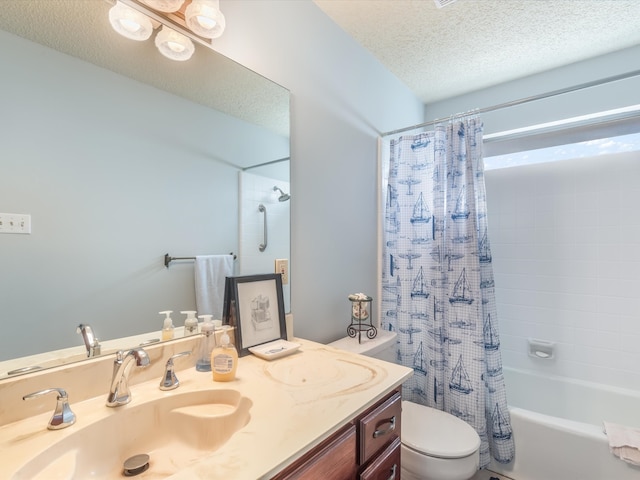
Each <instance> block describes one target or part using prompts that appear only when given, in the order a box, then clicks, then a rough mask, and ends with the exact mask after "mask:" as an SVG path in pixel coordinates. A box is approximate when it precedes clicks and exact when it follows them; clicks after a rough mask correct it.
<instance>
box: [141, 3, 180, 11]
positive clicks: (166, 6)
mask: <svg viewBox="0 0 640 480" xmlns="http://www.w3.org/2000/svg"><path fill="white" fill-rule="evenodd" d="M142 3H145V4H147V5H149V6H150V7H151V8H153V9H154V10H158V11H159V12H176V11H178V10H179V9H180V7H181V6H182V4H183V3H184V0H142Z"/></svg>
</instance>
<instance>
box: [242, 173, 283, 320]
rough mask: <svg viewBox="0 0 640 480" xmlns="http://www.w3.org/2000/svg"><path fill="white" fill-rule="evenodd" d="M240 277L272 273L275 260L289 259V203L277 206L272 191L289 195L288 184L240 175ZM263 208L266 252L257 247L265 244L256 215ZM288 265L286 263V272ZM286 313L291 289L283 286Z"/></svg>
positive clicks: (261, 223) (259, 215)
mask: <svg viewBox="0 0 640 480" xmlns="http://www.w3.org/2000/svg"><path fill="white" fill-rule="evenodd" d="M239 175H240V201H239V205H240V221H239V225H240V246H239V256H238V259H239V262H240V263H239V270H240V275H254V274H262V273H274V272H275V260H276V259H277V258H287V259H289V257H290V253H289V252H290V245H289V242H290V236H291V229H290V220H289V218H290V214H289V208H290V207H289V205H290V203H291V201H290V200H289V201H287V202H279V201H278V196H279V193H277V192H274V191H273V187H274V186H277V187H279V188H281V189H282V190H283V191H284V192H285V193H291V192H290V190H289V183H288V182H284V181H281V180H274V179H273V178H269V177H264V176H261V175H254V174H252V173H247V172H240V174H239ZM260 204H262V205H264V206H265V207H266V209H267V248H266V249H265V251H264V252H261V251H260V250H259V249H258V247H259V245H260V244H261V243H263V242H264V214H263V213H262V212H260V211H258V206H259V205H260ZM290 271H291V262H289V272H290ZM282 290H283V292H282V293H283V296H284V307H285V313H286V312H289V311H290V310H291V293H290V285H289V284H287V285H283V286H282Z"/></svg>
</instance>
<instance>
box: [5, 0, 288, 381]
mask: <svg viewBox="0 0 640 480" xmlns="http://www.w3.org/2000/svg"><path fill="white" fill-rule="evenodd" d="M112 4H113V3H112V2H109V1H105V0H30V1H29V2H25V1H24V0H6V1H3V2H2V9H0V41H1V42H2V45H3V49H2V52H0V62H1V63H2V65H3V66H4V67H5V68H3V71H4V73H3V75H2V80H0V85H2V90H1V92H0V103H1V104H2V105H3V128H2V133H1V134H0V135H2V142H0V152H2V153H1V154H0V171H1V172H2V175H0V212H1V213H3V214H19V215H20V216H19V218H20V219H23V218H28V219H29V220H30V233H15V234H10V233H0V263H1V264H2V265H3V267H2V270H1V271H0V316H1V317H0V318H2V322H3V328H4V329H5V331H4V332H3V335H1V336H0V361H9V360H11V359H15V358H17V357H27V356H31V355H36V354H44V353H45V352H51V351H58V350H61V349H68V348H73V349H80V352H81V353H82V352H83V350H84V344H83V341H82V338H81V336H80V335H78V334H77V333H76V327H77V325H79V324H81V323H83V324H89V325H91V327H92V328H93V330H94V332H95V334H96V336H97V337H98V338H99V339H100V341H101V343H102V342H108V344H109V345H111V346H112V345H113V342H114V339H117V338H121V337H135V336H137V335H140V334H143V333H144V332H153V331H157V330H160V328H161V325H162V316H160V315H159V314H158V312H159V311H162V310H173V311H174V313H173V315H172V317H173V319H174V324H175V325H176V326H180V325H182V324H183V321H184V315H182V314H180V311H182V310H193V309H194V307H195V304H194V302H195V295H194V280H193V277H194V262H193V261H189V260H182V261H174V262H171V264H170V265H169V267H166V266H165V265H164V256H165V254H167V253H168V254H169V255H171V256H174V257H192V256H195V255H200V254H227V253H230V252H233V253H237V254H238V253H240V252H239V250H240V240H239V235H238V230H239V220H238V218H239V210H240V207H239V197H240V187H239V180H238V178H239V176H240V175H241V173H242V172H245V173H246V172H251V173H252V174H255V175H262V174H263V175H266V176H267V177H268V180H266V181H265V182H266V184H267V185H269V187H271V185H272V184H275V183H274V182H275V180H277V181H280V182H288V156H289V93H288V91H287V90H286V89H284V88H283V87H281V86H279V85H276V84H275V83H273V82H271V81H269V80H268V79H265V78H264V77H262V76H260V75H258V74H256V73H255V72H251V71H250V70H248V69H246V68H245V67H242V66H241V65H238V64H237V63H235V62H233V61H231V60H229V59H227V58H225V57H224V56H222V55H220V54H218V53H216V52H215V51H213V50H212V49H209V48H206V47H203V46H201V45H196V51H195V53H194V55H193V57H192V58H191V60H189V61H186V62H173V61H171V60H168V59H166V58H164V57H163V56H162V55H160V54H159V53H158V51H157V50H156V48H155V46H154V43H153V38H151V39H149V40H147V41H145V42H135V41H131V40H128V39H126V38H124V37H121V36H119V35H118V34H117V33H115V31H113V29H112V28H111V26H110V25H109V22H108V12H109V9H110V8H111V6H112ZM221 8H222V9H223V11H224V2H221ZM227 28H230V27H229V19H227ZM274 162H275V163H274ZM263 164H269V165H267V166H266V167H262V168H261V167H259V165H263ZM267 168H268V169H269V171H268V172H266V173H261V170H266V169H267ZM271 179H274V181H273V182H272V180H271ZM261 195H262V198H264V201H265V202H273V203H274V204H276V203H277V202H278V200H277V198H278V196H277V192H274V191H272V190H271V188H269V189H268V191H265V192H262V193H261ZM256 214H257V212H256ZM24 216H28V217H24ZM5 218H9V217H7V216H6V215H5ZM5 226H6V224H5ZM21 228H22V227H21ZM256 248H257V247H256ZM241 261H242V258H241V256H239V258H238V260H237V261H236V262H237V264H238V265H237V267H238V270H237V271H239V263H240V262H241ZM270 263H271V264H273V261H272V260H271V262H270ZM135 338H136V341H137V340H138V339H137V337H135ZM127 341H131V340H127ZM132 346H134V345H128V344H125V345H121V348H129V347H132ZM55 356H56V355H54V354H52V355H51V357H53V361H54V362H55ZM80 357H81V358H82V355H80ZM75 360H79V359H78V358H77V357H73V361H75ZM64 361H65V362H66V361H68V360H64ZM54 364H55V363H51V362H49V361H48V360H47V363H46V366H47V367H49V366H53V365H54ZM15 366H16V364H15V363H13V367H15ZM21 366H25V367H26V366H29V365H28V364H25V365H21ZM4 373H5V372H4V371H0V378H1V377H2V376H3V375H4Z"/></svg>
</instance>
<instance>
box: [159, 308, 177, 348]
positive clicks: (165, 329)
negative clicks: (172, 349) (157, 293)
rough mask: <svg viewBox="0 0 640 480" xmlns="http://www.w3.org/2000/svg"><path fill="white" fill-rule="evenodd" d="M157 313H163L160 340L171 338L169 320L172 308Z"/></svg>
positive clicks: (171, 325) (171, 324)
mask: <svg viewBox="0 0 640 480" xmlns="http://www.w3.org/2000/svg"><path fill="white" fill-rule="evenodd" d="M159 313H160V315H165V319H164V324H163V327H162V340H163V341H164V340H171V339H172V338H173V335H174V331H173V321H172V320H171V314H172V313H173V310H165V311H163V312H159Z"/></svg>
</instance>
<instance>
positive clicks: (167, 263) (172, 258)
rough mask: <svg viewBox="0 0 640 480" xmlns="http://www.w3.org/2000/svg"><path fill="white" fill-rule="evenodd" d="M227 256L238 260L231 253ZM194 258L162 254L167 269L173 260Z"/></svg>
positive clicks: (191, 258)
mask: <svg viewBox="0 0 640 480" xmlns="http://www.w3.org/2000/svg"><path fill="white" fill-rule="evenodd" d="M229 255H233V259H234V260H235V259H236V258H238V257H237V256H236V254H235V253H233V252H231V253H230V254H229ZM195 259H196V257H172V256H170V255H169V254H168V253H165V254H164V266H165V267H167V268H169V264H170V263H171V262H173V261H174V260H195Z"/></svg>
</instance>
